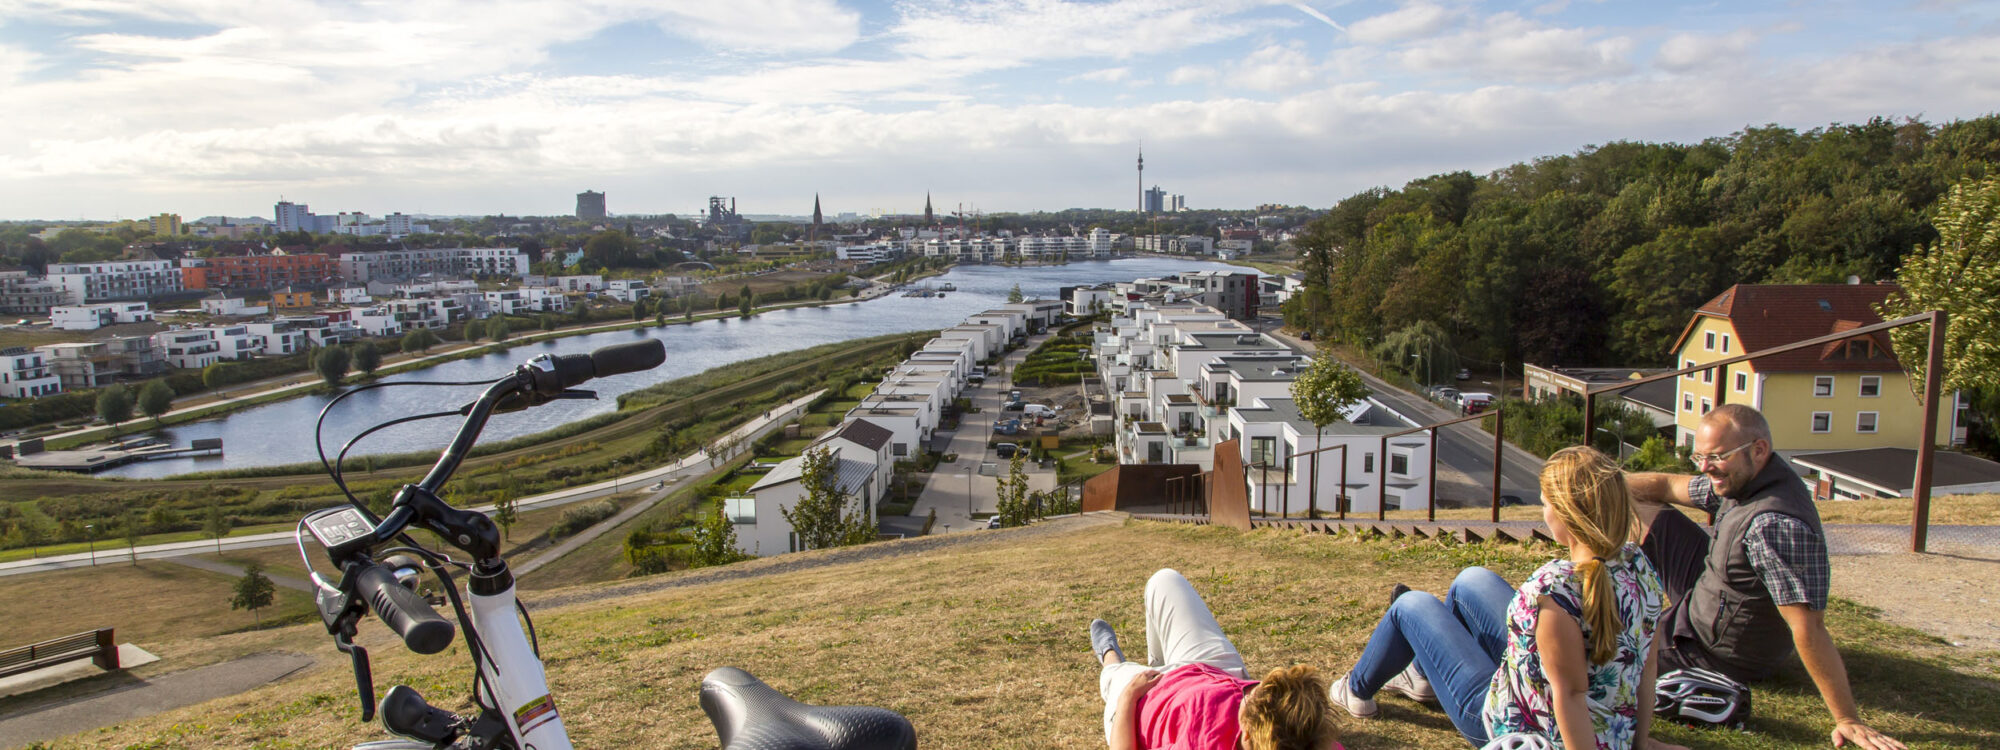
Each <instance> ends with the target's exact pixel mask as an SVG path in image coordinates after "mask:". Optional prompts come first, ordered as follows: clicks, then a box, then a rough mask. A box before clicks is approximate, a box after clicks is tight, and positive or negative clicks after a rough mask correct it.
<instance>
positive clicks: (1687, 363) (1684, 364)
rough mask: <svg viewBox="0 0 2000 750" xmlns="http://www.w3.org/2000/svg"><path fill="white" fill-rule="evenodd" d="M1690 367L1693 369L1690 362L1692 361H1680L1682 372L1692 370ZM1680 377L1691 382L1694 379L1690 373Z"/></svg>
mask: <svg viewBox="0 0 2000 750" xmlns="http://www.w3.org/2000/svg"><path fill="white" fill-rule="evenodd" d="M1692 367H1694V360H1692V359H1684V360H1681V369H1683V370H1686V369H1690V368H1692ZM1681 377H1684V378H1687V379H1689V380H1693V379H1694V373H1691V372H1690V373H1688V374H1686V375H1682V376H1681Z"/></svg>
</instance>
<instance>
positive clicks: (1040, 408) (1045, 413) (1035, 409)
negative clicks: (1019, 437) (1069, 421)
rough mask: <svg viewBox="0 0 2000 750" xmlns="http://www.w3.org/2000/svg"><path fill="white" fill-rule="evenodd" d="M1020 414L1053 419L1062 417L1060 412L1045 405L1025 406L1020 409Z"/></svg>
mask: <svg viewBox="0 0 2000 750" xmlns="http://www.w3.org/2000/svg"><path fill="white" fill-rule="evenodd" d="M1021 414H1022V415H1023V416H1029V417H1049V418H1055V417H1059V416H1062V410H1061V409H1058V408H1055V407H1053V406H1049V405H1046V404H1027V405H1024V406H1022V407H1021Z"/></svg>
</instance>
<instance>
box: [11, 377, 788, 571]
mask: <svg viewBox="0 0 2000 750" xmlns="http://www.w3.org/2000/svg"><path fill="white" fill-rule="evenodd" d="M818 396H819V392H818V391H815V392H813V393H810V394H807V395H805V396H801V397H800V398H799V399H798V400H796V401H793V402H791V403H790V404H787V406H786V407H781V408H780V410H779V412H777V413H773V414H772V415H771V416H770V417H768V418H767V417H764V416H762V415H759V416H756V417H752V418H751V419H750V421H749V422H747V423H746V424H745V425H744V426H742V427H738V428H737V429H736V430H735V431H733V432H732V433H731V434H739V433H745V431H749V430H761V429H764V428H765V427H766V426H769V425H771V424H783V420H782V419H781V417H782V413H783V412H785V411H796V410H797V408H798V405H800V404H804V403H810V402H811V400H812V399H813V398H816V397H818ZM749 443H750V441H748V440H743V441H739V442H738V444H737V448H738V450H741V449H743V448H747V447H748V446H749ZM707 464H708V453H707V452H706V451H705V450H704V451H696V452H695V453H693V454H691V455H689V456H687V457H685V458H682V459H681V460H679V461H675V462H674V463H672V464H668V465H666V466H661V467H658V468H654V469H648V470H645V471H640V472H637V473H633V474H628V475H625V476H622V477H614V478H612V479H608V480H605V481H602V482H597V483H595V484H587V485H584V486H581V487H571V488H568V489H563V490H557V491H555V492H547V493H543V494H540V495H534V496H531V497H525V498H522V499H521V501H520V503H519V504H518V506H517V509H518V510H522V511H527V510H537V509H542V508H554V507H560V506H563V505H567V504H569V503H575V502H581V501H584V500H595V499H597V498H600V497H606V496H610V495H614V494H617V493H619V492H621V491H624V490H627V489H631V488H633V487H637V486H640V485H644V484H651V483H653V482H657V481H661V480H664V479H666V478H668V477H670V476H674V475H677V474H679V473H682V472H685V471H688V470H692V469H703V470H706V468H707ZM472 510H477V511H480V512H482V513H491V512H493V506H491V505H482V506H478V507H476V508H472ZM291 543H292V532H289V531H281V532H274V533H269V534H253V535H250V536H239V537H233V538H232V537H224V538H223V539H222V541H221V544H220V546H221V549H222V550H237V549H255V548H258V547H270V546H275V545H280V544H291ZM216 547H217V542H216V541H215V540H213V539H205V540H201V541H194V542H174V543H171V544H154V545H148V546H145V547H140V548H139V551H138V557H139V559H142V560H156V559H164V558H170V557H181V556H184V555H199V554H203V553H207V552H212V551H215V550H216ZM114 549H115V548H114ZM113 554H116V555H118V556H121V557H122V556H130V555H131V554H132V553H131V552H128V551H124V550H118V551H116V552H113V551H110V550H107V551H103V552H97V553H96V554H95V556H96V557H98V558H104V557H107V556H110V555H113ZM92 557H93V555H92V554H91V553H89V552H82V553H75V554H69V555H55V556H52V557H42V558H35V559H29V560H15V561H12V562H0V576H10V575H20V574H23V573H41V572H45V571H51V570H62V569H65V568H82V567H88V566H89V565H91V564H92ZM239 574H240V573H239Z"/></svg>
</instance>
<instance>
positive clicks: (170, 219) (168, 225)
mask: <svg viewBox="0 0 2000 750" xmlns="http://www.w3.org/2000/svg"><path fill="white" fill-rule="evenodd" d="M147 221H148V223H150V224H152V229H153V234H157V235H159V236H161V237H173V236H177V235H179V234H180V233H181V215H180V214H160V215H159V216H155V217H153V218H151V219H148V220H147Z"/></svg>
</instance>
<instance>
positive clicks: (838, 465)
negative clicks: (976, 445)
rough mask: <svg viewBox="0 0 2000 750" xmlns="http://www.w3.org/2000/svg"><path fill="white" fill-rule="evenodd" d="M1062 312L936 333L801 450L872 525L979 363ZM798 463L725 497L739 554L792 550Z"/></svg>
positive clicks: (1004, 315)
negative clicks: (826, 468)
mask: <svg viewBox="0 0 2000 750" xmlns="http://www.w3.org/2000/svg"><path fill="white" fill-rule="evenodd" d="M1061 311H1062V304H1061V303H1060V302H1052V301H1048V300H1032V301H1028V302H1021V303H1015V304H1009V305H1004V306H1002V307H999V308H995V309H992V310H987V311H985V312H981V313H978V314H975V315H971V316H968V317H967V318H966V319H965V321H964V322H963V323H961V324H959V325H956V326H953V327H951V328H948V329H945V330H943V331H940V332H939V333H938V335H937V337H936V338H933V339H931V340H930V341H928V342H926V343H925V344H924V346H923V347H922V348H920V349H919V350H917V351H916V352H913V353H912V354H910V356H909V357H907V358H905V359H904V360H903V362H902V363H901V364H898V365H896V366H895V367H893V368H890V370H889V372H888V373H886V374H885V375H883V377H882V382H881V383H880V384H878V385H877V386H876V387H875V391H874V392H873V393H871V394H869V395H868V397H867V398H864V399H862V400H861V402H860V403H859V404H856V405H855V406H854V407H853V408H852V409H849V410H848V411H847V413H846V414H845V415H842V418H841V423H840V424H839V425H838V426H836V427H835V428H834V429H833V430H831V431H828V432H827V433H826V434H825V435H822V436H821V437H820V438H818V439H817V440H815V441H813V444H812V445H811V446H810V447H809V448H808V449H807V450H808V451H813V450H821V449H825V450H827V451H828V452H830V453H831V455H832V456H833V458H834V467H833V469H834V471H833V473H834V474H835V483H836V484H837V486H838V487H839V488H840V490H841V491H842V492H845V493H847V494H848V495H849V496H851V497H852V498H853V499H854V501H855V502H857V503H859V504H860V506H861V508H862V510H863V512H864V513H865V514H866V516H867V518H868V521H869V523H871V524H874V523H876V522H877V520H878V519H877V517H876V510H877V508H878V507H879V506H880V504H881V501H882V500H883V499H884V498H886V497H887V495H888V492H889V484H890V482H889V479H890V477H891V476H892V475H893V474H894V472H895V463H896V462H897V461H905V460H913V459H914V458H915V457H916V456H917V454H919V453H922V452H923V450H924V446H925V445H927V444H928V443H929V442H930V440H931V437H932V436H933V434H934V433H935V432H936V431H937V429H938V426H939V425H940V424H941V423H942V422H943V421H944V418H945V416H946V412H947V411H949V410H950V409H951V408H952V406H951V405H952V403H953V402H954V401H955V400H956V399H957V398H958V396H959V394H961V393H963V392H964V390H965V387H966V384H967V383H968V382H969V379H970V378H971V376H972V374H973V373H975V372H977V371H978V368H979V367H981V363H982V362H984V361H987V360H988V359H989V358H991V357H995V356H998V355H999V354H1001V353H1002V352H1004V351H1005V350H1006V348H1007V346H1008V345H1009V344H1010V342H1013V341H1015V340H1016V339H1018V338H1021V337H1024V336H1026V335H1028V333H1030V332H1034V331H1042V330H1046V329H1047V328H1048V326H1049V325H1051V324H1053V323H1055V322H1056V318H1057V317H1058V316H1059V315H1060V314H1061ZM804 465H805V459H804V458H803V456H801V457H797V458H791V459H787V460H786V461H784V462H782V463H780V464H778V465H777V466H775V467H773V468H772V469H771V470H770V472H769V473H767V474H765V475H764V476H763V477H762V478H760V479H759V480H758V481H757V482H756V483H754V484H752V485H751V486H750V488H749V489H748V490H747V491H746V492H745V494H744V495H742V496H740V497H732V498H727V499H725V500H724V511H725V513H727V514H728V516H729V518H730V520H731V521H732V522H733V523H734V524H735V525H736V544H737V548H738V549H740V550H741V551H743V552H744V553H746V554H751V555H775V554H782V553H786V552H795V551H798V550H799V548H800V545H799V540H798V536H797V535H796V534H794V533H793V532H792V527H791V524H790V523H788V522H786V521H785V517H784V512H785V511H786V510H788V509H790V508H792V507H793V506H795V505H797V504H798V502H799V500H801V499H802V498H804V496H805V488H804V487H803V486H802V484H801V483H800V481H799V480H800V479H801V476H802V472H803V469H804Z"/></svg>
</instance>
